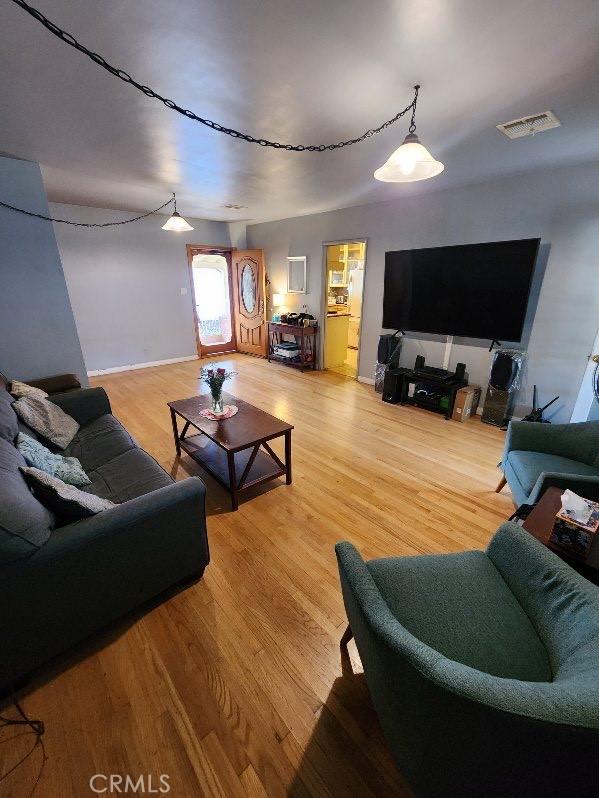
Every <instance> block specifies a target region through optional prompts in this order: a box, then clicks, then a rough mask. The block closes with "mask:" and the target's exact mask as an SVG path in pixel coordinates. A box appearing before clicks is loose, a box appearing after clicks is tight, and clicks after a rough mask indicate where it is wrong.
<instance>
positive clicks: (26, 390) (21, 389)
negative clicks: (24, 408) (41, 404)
mask: <svg viewBox="0 0 599 798" xmlns="http://www.w3.org/2000/svg"><path fill="white" fill-rule="evenodd" d="M10 392H11V394H12V395H13V396H16V398H17V399H20V398H21V397H22V396H38V397H39V398H40V399H45V398H46V397H47V396H48V394H47V393H46V392H45V391H42V389H41V388H34V387H33V385H27V383H26V382H19V380H13V381H12V382H11V384H10Z"/></svg>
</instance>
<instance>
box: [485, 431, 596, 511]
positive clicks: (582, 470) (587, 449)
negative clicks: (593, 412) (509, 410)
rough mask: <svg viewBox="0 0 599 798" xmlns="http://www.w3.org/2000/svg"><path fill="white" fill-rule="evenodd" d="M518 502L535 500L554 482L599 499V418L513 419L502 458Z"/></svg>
mask: <svg viewBox="0 0 599 798" xmlns="http://www.w3.org/2000/svg"><path fill="white" fill-rule="evenodd" d="M501 468H502V469H503V479H502V480H501V482H500V483H499V485H498V486H497V492H499V491H500V490H501V489H502V488H503V486H504V485H505V483H506V482H507V484H508V485H509V487H510V490H511V491H512V496H513V497H514V502H515V503H516V505H517V506H518V507H519V506H520V505H521V504H535V503H536V502H538V500H539V499H540V498H541V496H542V495H543V493H544V492H545V490H547V488H548V487H550V486H551V485H555V486H556V487H558V488H564V489H565V488H570V490H573V491H574V492H575V493H580V494H581V495H582V496H586V497H587V499H595V500H598V499H599V421H583V422H580V423H578V424H540V423H535V422H529V421H512V422H510V425H509V427H508V431H507V436H506V439H505V448H504V451H503V457H502V459H501Z"/></svg>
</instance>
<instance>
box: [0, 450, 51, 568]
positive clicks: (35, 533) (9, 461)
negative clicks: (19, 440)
mask: <svg viewBox="0 0 599 798" xmlns="http://www.w3.org/2000/svg"><path fill="white" fill-rule="evenodd" d="M25 465H26V463H25V459H24V457H23V455H22V454H20V452H18V451H17V449H16V448H15V447H14V446H13V445H12V444H11V443H9V442H8V441H6V440H4V439H3V438H0V564H1V565H5V564H6V563H9V562H12V561H13V560H19V559H21V558H23V557H27V556H28V555H30V554H33V553H34V552H35V551H37V549H38V548H39V547H40V546H42V545H43V544H44V543H45V542H46V541H47V540H48V538H49V537H50V533H51V530H52V529H53V528H54V516H53V515H52V513H51V512H49V511H48V510H46V508H45V507H44V506H43V505H42V504H40V502H39V501H38V500H37V499H36V498H35V496H34V495H33V494H32V493H31V491H30V490H29V488H28V487H27V483H26V482H25V479H24V478H23V475H22V474H21V472H20V471H19V468H20V467H22V466H25Z"/></svg>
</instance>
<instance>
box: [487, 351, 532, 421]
mask: <svg viewBox="0 0 599 798" xmlns="http://www.w3.org/2000/svg"><path fill="white" fill-rule="evenodd" d="M521 363H522V357H521V353H520V352H509V351H506V350H501V349H498V350H497V351H496V352H495V355H494V357H493V363H492V365H491V374H490V376H489V385H488V386H487V393H486V395H485V404H484V407H483V414H482V421H484V422H485V423H486V424H493V425H494V426H495V427H505V426H506V425H507V424H508V422H509V420H510V419H511V417H512V416H513V414H514V405H515V403H516V385H517V377H518V373H519V371H520V365H521Z"/></svg>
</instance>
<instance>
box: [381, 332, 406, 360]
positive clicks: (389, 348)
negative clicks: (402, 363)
mask: <svg viewBox="0 0 599 798" xmlns="http://www.w3.org/2000/svg"><path fill="white" fill-rule="evenodd" d="M400 352H401V338H398V337H397V334H394V335H381V336H380V338H379V346H378V350H377V356H376V359H377V360H378V362H379V363H384V364H385V365H387V366H389V368H397V365H398V364H399V353H400Z"/></svg>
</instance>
